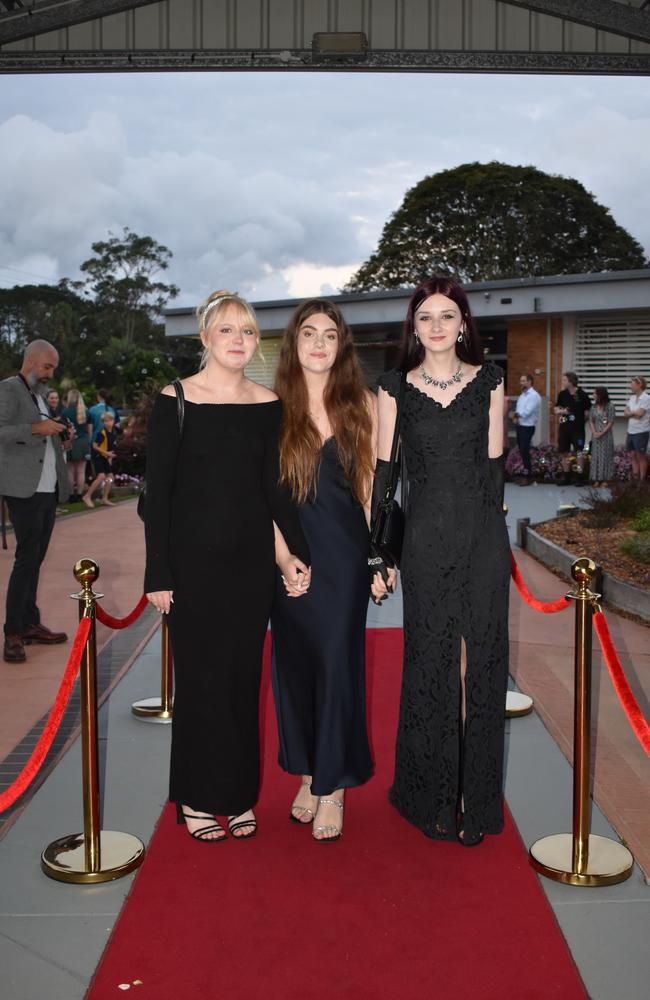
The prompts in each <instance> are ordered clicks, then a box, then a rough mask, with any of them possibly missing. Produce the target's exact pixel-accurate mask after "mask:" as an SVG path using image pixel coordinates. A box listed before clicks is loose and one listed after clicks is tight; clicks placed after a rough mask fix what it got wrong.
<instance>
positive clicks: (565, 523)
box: [535, 511, 650, 601]
mask: <svg viewBox="0 0 650 1000" xmlns="http://www.w3.org/2000/svg"><path fill="white" fill-rule="evenodd" d="M629 523H630V522H627V523H625V522H624V523H623V524H620V525H615V526H613V527H611V528H593V527H591V526H590V525H589V512H588V511H579V512H578V513H576V514H569V515H564V516H562V517H557V518H555V519H554V520H553V521H544V522H543V523H542V524H536V525H535V531H536V533H537V534H538V535H541V536H542V537H543V538H548V540H549V541H551V542H554V543H555V545H559V546H560V548H562V549H565V550H566V551H567V552H569V553H570V554H571V555H572V556H573V557H574V558H577V557H578V556H589V558H590V559H593V561H594V562H595V563H596V564H597V565H598V566H601V567H602V569H603V570H604V571H605V572H606V573H609V574H610V575H611V576H615V577H617V578H618V579H619V580H623V581H624V582H625V583H629V584H631V585H632V586H635V587H645V588H647V589H648V591H650V565H644V564H643V563H640V562H637V561H636V559H632V558H631V557H630V556H627V555H625V553H624V552H621V550H620V548H619V546H620V544H621V542H624V541H625V540H626V539H628V538H630V537H631V536H633V535H634V534H635V532H633V531H632V530H631V528H630V527H629ZM648 600H649V601H650V593H649V595H648Z"/></svg>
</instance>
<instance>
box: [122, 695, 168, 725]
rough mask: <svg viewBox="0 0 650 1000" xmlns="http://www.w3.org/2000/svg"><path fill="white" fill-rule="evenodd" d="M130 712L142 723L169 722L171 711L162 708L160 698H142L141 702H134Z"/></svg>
mask: <svg viewBox="0 0 650 1000" xmlns="http://www.w3.org/2000/svg"><path fill="white" fill-rule="evenodd" d="M131 711H132V712H133V714H134V715H137V717H138V718H139V719H140V720H141V721H142V722H171V721H172V710H171V708H170V709H166V708H163V704H162V701H161V699H160V698H143V699H142V701H134V702H133V704H132V705H131Z"/></svg>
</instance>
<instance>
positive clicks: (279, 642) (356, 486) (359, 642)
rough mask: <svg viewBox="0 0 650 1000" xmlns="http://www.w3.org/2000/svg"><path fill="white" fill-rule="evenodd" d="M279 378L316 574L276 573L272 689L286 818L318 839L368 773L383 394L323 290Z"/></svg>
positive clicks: (289, 473) (289, 455)
mask: <svg viewBox="0 0 650 1000" xmlns="http://www.w3.org/2000/svg"><path fill="white" fill-rule="evenodd" d="M275 389H276V392H277V393H278V395H279V397H280V399H281V400H282V404H283V408H284V422H283V431H282V437H281V441H280V470H281V482H282V483H283V484H286V485H288V486H289V488H290V489H291V493H292V496H293V498H294V500H295V501H296V502H297V503H298V504H299V505H300V508H299V509H300V520H301V523H302V527H303V530H304V533H305V536H306V538H307V542H308V544H309V549H310V552H311V566H312V573H313V577H312V583H311V586H310V589H309V593H308V594H307V595H306V596H302V597H301V598H300V600H297V601H296V600H292V597H293V596H295V595H298V594H300V591H299V590H296V588H295V587H293V586H291V585H290V582H289V581H287V583H286V585H285V586H284V587H283V586H282V585H281V584H279V586H278V589H277V592H276V600H275V603H274V606H273V613H272V618H271V625H272V630H273V690H274V695H275V703H276V710H277V717H278V729H279V735H280V766H281V767H282V768H283V769H284V770H285V771H288V772H289V773H290V774H295V775H300V778H301V783H300V785H299V788H298V793H297V795H296V797H295V799H294V801H293V805H292V807H291V812H290V818H291V819H293V820H294V821H295V822H297V823H302V824H305V825H308V824H309V823H312V822H313V828H312V835H313V837H314V839H315V840H317V841H318V842H320V843H332V842H334V841H336V840H338V839H339V837H340V835H341V830H342V827H343V802H344V795H345V789H346V788H354V787H355V786H358V785H361V784H363V782H365V781H367V780H368V778H369V777H370V775H371V773H372V761H371V757H370V749H369V746H368V735H367V731H366V696H365V626H366V612H367V607H368V566H367V559H368V519H369V510H370V489H371V483H372V470H373V466H374V457H375V445H376V416H375V414H376V401H375V397H374V396H373V395H372V393H371V392H370V391H369V390H368V389H367V388H366V387H365V384H364V382H363V378H362V375H361V370H360V367H359V364H358V361H357V358H356V355H355V351H354V345H353V341H352V333H351V331H350V328H349V327H348V325H347V323H346V322H345V320H344V319H343V316H342V315H341V313H340V312H339V310H338V309H337V308H336V306H334V305H333V303H331V302H329V301H327V300H325V299H311V300H309V301H307V302H304V303H303V304H302V305H301V306H299V307H298V309H297V310H296V312H295V313H294V315H293V317H292V319H291V321H290V323H289V326H288V328H287V330H286V332H285V335H284V339H283V341H282V349H281V353H280V361H279V365H278V370H277V375H276V381H275Z"/></svg>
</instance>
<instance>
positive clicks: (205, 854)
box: [87, 629, 586, 1000]
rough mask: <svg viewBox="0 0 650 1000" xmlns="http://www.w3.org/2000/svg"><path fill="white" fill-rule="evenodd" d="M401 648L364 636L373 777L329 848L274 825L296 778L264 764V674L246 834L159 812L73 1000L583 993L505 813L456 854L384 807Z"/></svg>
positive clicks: (392, 636) (567, 997) (494, 999)
mask: <svg viewBox="0 0 650 1000" xmlns="http://www.w3.org/2000/svg"><path fill="white" fill-rule="evenodd" d="M401 642H402V633H401V631H399V630H397V629H378V630H373V631H369V632H368V654H369V657H368V658H369V695H370V707H371V722H372V726H371V729H372V738H373V745H374V754H375V760H376V767H377V773H376V776H375V777H374V778H373V779H372V781H370V782H369V783H368V784H367V785H366V786H365V787H364V788H361V789H358V790H356V791H352V792H351V793H350V794H349V795H348V802H347V805H346V817H345V833H344V836H343V838H342V840H341V841H339V842H338V843H337V844H328V845H322V844H316V843H314V842H313V841H312V839H311V834H310V828H309V827H307V828H305V829H303V828H300V827H298V826H296V825H295V824H292V823H289V821H288V819H287V817H288V813H289V805H290V802H291V799H292V798H293V794H294V790H295V787H296V781H295V779H293V778H289V777H287V776H286V775H284V774H282V773H281V772H280V771H279V770H278V768H277V766H276V764H275V760H276V732H275V722H274V719H273V714H272V713H273V707H272V699H271V697H270V692H269V690H268V681H267V683H266V685H265V692H264V698H265V699H266V716H265V720H266V725H265V729H266V734H265V747H266V750H265V774H264V781H263V790H262V797H261V801H260V804H259V807H258V809H257V816H258V820H259V824H260V829H259V832H258V835H257V838H256V839H255V840H252V841H249V842H248V843H237V842H235V841H234V840H233V839H232V838H231V839H229V840H228V841H227V842H226V843H224V844H220V845H218V846H206V845H203V844H195V843H193V842H192V841H191V840H190V838H189V837H188V835H187V834H186V832H185V830H184V829H183V828H181V827H177V826H176V824H175V818H174V816H173V815H172V810H171V808H169V807H168V808H167V809H166V811H165V812H164V814H163V817H162V819H161V822H160V824H159V826H158V829H157V831H156V833H155V836H154V837H153V839H152V842H151V846H150V848H149V852H148V856H147V859H146V860H145V863H144V865H143V867H142V869H141V871H140V873H139V874H138V876H137V878H136V881H135V884H134V887H133V890H132V892H131V894H130V896H129V898H128V900H127V902H126V905H125V907H124V910H123V912H122V915H121V917H120V919H119V921H118V923H117V925H116V928H115V931H114V933H113V936H112V938H111V940H110V942H109V945H108V947H107V949H106V952H105V954H104V957H103V959H102V962H101V964H100V966H99V969H98V971H97V974H96V977H95V980H94V982H93V984H92V986H91V988H90V991H89V993H88V996H87V1000H108V998H115V997H118V996H122V995H126V996H132V995H133V991H135V997H137V998H139V1000H145V998H147V997H149V998H152V1000H179V998H181V1000H204V998H205V1000H213V998H215V997H223V998H224V1000H226V998H227V1000H256V998H258V997H259V998H263V1000H294V998H295V1000H321V998H322V1000H325V998H331V997H336V998H355V1000H358V998H364V997H372V998H373V1000H374V998H377V1000H394V998H407V997H408V998H410V997H413V998H423V997H424V998H427V1000H448V998H454V1000H456V998H459V1000H468V998H472V1000H504V998H517V1000H550V998H554V997H557V998H558V1000H577V998H581V1000H584V998H585V997H586V993H585V991H584V988H583V986H582V983H581V981H580V978H579V976H578V973H577V971H576V969H575V967H574V965H573V961H572V959H571V956H570V954H569V952H568V950H567V948H566V945H565V942H564V939H563V937H562V935H561V932H560V930H559V928H558V926H557V924H556V922H555V918H554V916H553V913H552V911H551V909H550V907H549V906H548V904H547V902H546V899H545V896H544V894H543V892H542V890H541V889H540V887H539V885H538V883H537V878H536V876H535V875H534V874H533V872H532V871H531V869H530V868H529V865H528V861H527V855H526V851H525V849H524V847H523V845H522V843H521V841H520V839H519V835H518V833H517V830H516V828H515V827H514V824H513V822H512V819H511V818H510V817H508V824H507V828H506V830H505V832H504V833H503V834H502V835H501V836H499V837H488V838H486V842H485V843H484V844H483V845H481V846H480V847H477V848H474V849H471V850H465V849H463V848H462V847H460V845H456V844H451V843H449V844H446V843H434V842H432V841H430V840H428V839H427V838H426V837H424V836H423V835H422V834H421V833H419V832H418V831H417V830H415V829H413V828H412V827H411V826H409V824H407V823H406V822H405V821H404V820H403V819H401V818H400V817H399V816H398V814H397V813H396V812H395V811H394V810H393V809H392V807H390V806H389V805H388V803H387V799H386V791H387V788H388V785H389V782H390V779H391V775H392V754H393V745H394V736H395V726H396V718H397V704H398V698H399V674H400V664H401ZM266 665H267V673H266V676H267V677H268V656H267V664H266ZM161 766H162V765H161ZM134 980H141V981H142V985H138V986H132V987H131V989H130V990H129V991H128V993H127V992H125V993H122V992H121V991H120V990H119V989H118V987H119V984H120V983H133V981H134Z"/></svg>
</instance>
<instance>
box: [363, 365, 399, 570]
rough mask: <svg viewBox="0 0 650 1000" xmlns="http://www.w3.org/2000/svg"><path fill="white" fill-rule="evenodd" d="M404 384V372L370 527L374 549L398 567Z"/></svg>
mask: <svg viewBox="0 0 650 1000" xmlns="http://www.w3.org/2000/svg"><path fill="white" fill-rule="evenodd" d="M405 387H406V375H405V374H404V372H402V377H401V381H400V387H399V393H398V396H397V414H396V416H395V430H394V431H393V443H392V445H391V449H390V460H389V472H388V487H387V489H386V493H385V495H384V497H383V498H382V499H380V500H379V502H378V504H377V509H376V511H375V515H374V517H373V521H372V525H371V528H370V550H371V552H374V553H376V554H377V555H379V556H381V558H382V559H383V560H384V562H385V563H386V565H387V566H391V567H392V566H397V567H399V564H400V560H401V558H402V545H403V542H404V511H403V510H402V508H401V507H400V505H399V504H398V502H397V500H396V499H395V491H396V489H397V480H398V478H399V466H398V463H397V452H398V448H399V432H400V423H401V420H402V409H403V404H404V390H405Z"/></svg>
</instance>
